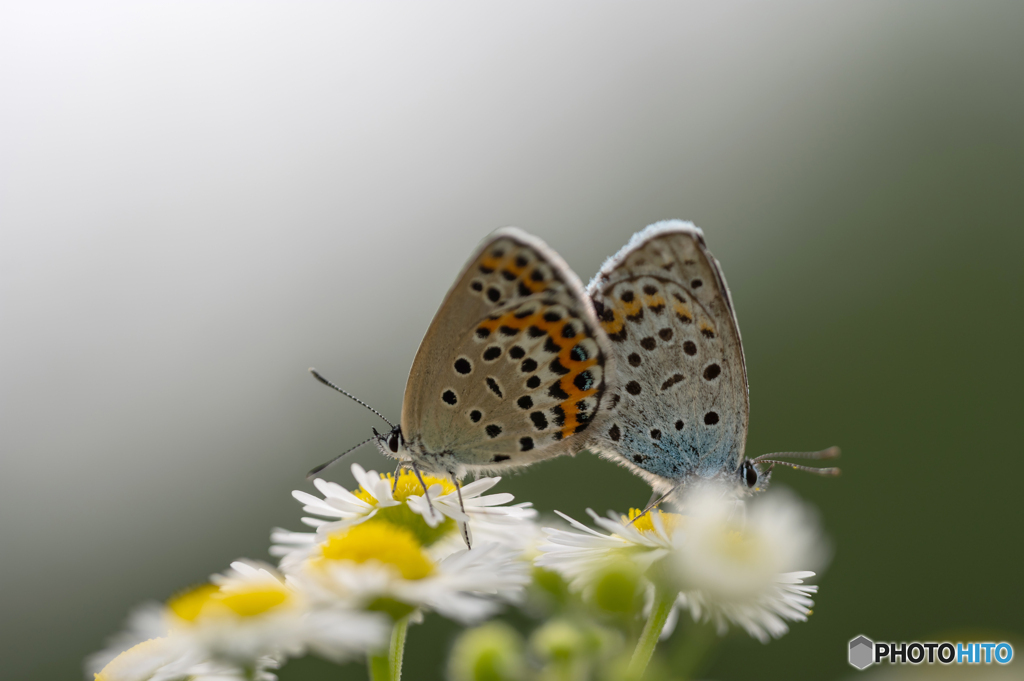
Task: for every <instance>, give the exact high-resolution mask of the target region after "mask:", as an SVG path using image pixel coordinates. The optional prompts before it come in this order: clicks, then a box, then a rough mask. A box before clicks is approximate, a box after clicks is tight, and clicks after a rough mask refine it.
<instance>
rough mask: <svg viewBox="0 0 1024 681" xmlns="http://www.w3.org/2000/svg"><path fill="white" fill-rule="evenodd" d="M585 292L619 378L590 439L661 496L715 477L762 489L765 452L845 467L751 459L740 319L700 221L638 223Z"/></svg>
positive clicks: (825, 452) (736, 485)
mask: <svg viewBox="0 0 1024 681" xmlns="http://www.w3.org/2000/svg"><path fill="white" fill-rule="evenodd" d="M587 293H588V295H589V296H590V298H591V299H592V301H593V303H594V307H595V310H596V311H597V314H598V317H599V319H600V320H601V324H602V327H603V328H604V330H605V332H606V333H607V334H608V338H609V339H610V340H611V341H612V346H613V348H614V355H615V362H616V364H615V366H616V371H617V378H616V380H617V383H618V388H619V389H618V390H617V391H616V392H614V393H613V394H612V396H611V402H612V407H613V409H614V411H613V412H612V413H611V414H610V415H609V416H608V417H607V418H605V419H602V422H601V423H600V427H599V428H597V429H595V430H596V432H594V433H592V434H591V435H590V439H591V441H592V447H593V448H594V449H595V450H597V451H598V452H599V453H601V454H602V455H604V456H605V457H607V458H611V459H612V460H614V461H616V462H617V463H620V464H622V465H624V466H626V467H627V468H629V469H631V470H633V471H634V472H635V473H637V474H638V475H640V476H641V477H643V478H644V479H646V480H647V481H648V482H649V483H650V484H651V486H652V487H653V488H654V490H655V494H656V495H657V494H659V493H660V494H662V495H663V497H664V496H668V495H669V494H671V493H672V492H673V491H675V490H676V489H679V488H681V487H683V486H685V485H687V484H689V483H692V482H697V481H711V480H713V481H716V482H724V483H726V484H728V485H731V486H733V487H734V488H735V489H737V490H738V491H740V492H751V491H760V490H763V489H765V488H766V487H767V485H768V481H769V480H770V477H771V468H770V467H769V468H768V469H767V470H765V471H762V470H761V468H760V467H759V466H758V465H757V464H758V463H768V464H770V465H771V466H774V465H775V464H776V463H781V464H784V465H788V466H793V467H796V468H805V469H807V470H811V471H815V472H819V473H824V474H833V473H835V472H838V469H827V468H808V467H804V466H797V465H796V464H791V463H789V462H784V461H775V460H772V459H766V458H764V457H758V458H757V459H753V460H750V459H745V458H744V448H745V446H746V439H747V424H748V421H749V415H750V402H749V398H748V388H747V369H746V363H745V360H744V357H743V344H742V342H741V340H740V329H739V324H738V323H737V321H736V313H735V311H734V309H733V304H732V299H731V297H730V294H729V287H728V286H727V285H726V283H725V277H724V275H723V274H722V268H721V267H720V265H719V264H718V261H717V260H715V258H714V256H712V255H711V252H710V251H708V249H707V245H706V244H705V242H704V233H703V232H702V231H701V230H700V229H699V228H697V227H695V226H694V225H693V224H692V223H688V222H682V221H679V220H669V221H664V222H659V223H656V224H653V225H650V226H649V227H647V228H646V229H644V230H642V231H640V232H638V233H636V234H634V235H633V237H632V239H630V241H629V243H627V244H626V245H625V246H624V247H623V248H622V249H621V250H620V251H619V252H618V253H617V254H615V255H614V256H612V257H611V258H609V259H608V260H607V261H606V262H605V264H604V265H603V266H602V268H601V270H600V271H599V272H598V273H597V275H595V277H594V279H593V280H592V281H591V282H590V284H589V285H588V287H587ZM838 451H839V450H838V449H837V448H831V449H828V450H823V451H822V452H814V453H806V454H803V453H792V452H790V453H786V454H787V455H788V456H796V457H803V458H830V457H832V456H836V455H838ZM780 455H782V454H775V455H765V456H780Z"/></svg>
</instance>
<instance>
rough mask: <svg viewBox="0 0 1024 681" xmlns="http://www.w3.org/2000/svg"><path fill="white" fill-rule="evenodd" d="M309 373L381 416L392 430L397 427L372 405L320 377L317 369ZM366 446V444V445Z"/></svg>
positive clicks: (310, 370) (311, 369)
mask: <svg viewBox="0 0 1024 681" xmlns="http://www.w3.org/2000/svg"><path fill="white" fill-rule="evenodd" d="M309 373H311V374H313V378H315V379H316V380H318V381H320V382H321V383H323V384H324V385H326V386H327V387H328V388H334V389H335V390H337V391H338V392H339V393H341V394H342V395H344V396H345V397H347V398H349V399H350V400H354V401H355V402H358V403H359V404H361V405H363V406H364V407H366V408H367V409H369V410H370V411H372V412H373V413H374V414H376V415H377V416H379V417H381V418H382V419H384V423H386V424H388V425H389V426H391V428H392V429H394V427H395V424H393V423H391V421H388V420H387V419H386V418H384V414H381V413H380V412H379V411H377V410H376V409H374V408H373V407H371V406H370V405H368V404H367V403H366V402H363V401H362V400H361V399H359V398H358V397H356V396H355V395H353V394H352V393H350V392H347V391H345V390H342V389H341V388H339V387H338V386H336V385H334V384H333V383H331V382H330V381H328V380H327V379H326V378H324V377H323V376H321V375H320V374H319V373H318V372H317V370H316V369H314V368H313V367H310V368H309ZM367 442H369V440H367ZM364 444H365V443H364Z"/></svg>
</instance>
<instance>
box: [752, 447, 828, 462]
mask: <svg viewBox="0 0 1024 681" xmlns="http://www.w3.org/2000/svg"><path fill="white" fill-rule="evenodd" d="M769 456H770V457H780V456H782V457H785V458H787V459H836V458H838V457H839V447H829V448H828V449H822V450H821V451H818V452H772V453H771V454H762V455H761V456H759V457H757V458H756V459H754V461H755V462H757V461H764V460H766V459H767V458H768V457H769Z"/></svg>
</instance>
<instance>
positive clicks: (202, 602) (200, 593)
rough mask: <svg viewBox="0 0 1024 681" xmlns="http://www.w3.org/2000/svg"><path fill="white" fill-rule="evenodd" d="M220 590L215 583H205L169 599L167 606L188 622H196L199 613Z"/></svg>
mask: <svg viewBox="0 0 1024 681" xmlns="http://www.w3.org/2000/svg"><path fill="white" fill-rule="evenodd" d="M218 591H220V589H219V588H218V587H216V586H214V585H213V584H203V585H201V586H197V587H196V588H194V589H190V590H188V591H186V592H184V593H182V594H179V595H177V596H174V597H173V598H171V600H169V601H167V607H168V608H170V610H171V612H173V613H174V614H175V615H177V616H178V617H180V618H181V619H183V620H185V621H186V622H195V621H196V619H197V618H198V617H199V613H200V612H202V610H203V608H204V607H205V606H206V604H207V603H209V601H210V599H211V598H213V596H215V595H216V594H217V592H218Z"/></svg>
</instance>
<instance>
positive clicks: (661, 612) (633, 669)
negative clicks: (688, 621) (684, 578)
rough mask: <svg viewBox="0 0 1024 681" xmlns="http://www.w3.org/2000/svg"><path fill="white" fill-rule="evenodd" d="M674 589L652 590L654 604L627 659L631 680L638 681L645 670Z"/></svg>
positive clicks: (669, 609) (668, 610)
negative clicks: (634, 647)
mask: <svg viewBox="0 0 1024 681" xmlns="http://www.w3.org/2000/svg"><path fill="white" fill-rule="evenodd" d="M678 595H679V594H678V593H677V592H675V591H666V590H664V589H663V588H662V587H660V586H659V587H657V588H655V590H654V604H653V605H652V606H651V616H650V617H648V618H647V624H645V625H644V630H643V631H642V632H641V633H640V640H639V641H637V642H636V650H634V651H633V659H631V660H630V661H629V670H628V676H629V678H630V679H631V680H632V681H639V680H640V679H641V678H643V675H644V672H645V671H646V670H647V664H648V663H649V662H650V661H651V655H653V654H654V648H655V647H656V646H657V645H658V638H659V637H660V636H661V630H662V629H664V628H665V620H667V619H668V615H669V613H670V612H672V606H673V605H674V604H675V602H676V596H678Z"/></svg>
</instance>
